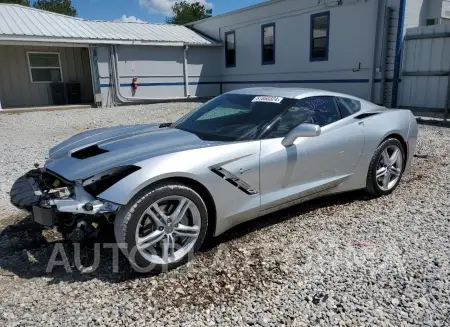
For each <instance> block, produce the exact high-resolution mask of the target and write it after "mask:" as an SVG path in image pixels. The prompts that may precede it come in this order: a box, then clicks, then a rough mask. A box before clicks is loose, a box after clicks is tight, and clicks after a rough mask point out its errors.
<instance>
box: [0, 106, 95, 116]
mask: <svg viewBox="0 0 450 327" xmlns="http://www.w3.org/2000/svg"><path fill="white" fill-rule="evenodd" d="M92 107H93V106H92V105H90V104H83V105H68V106H47V107H28V108H15V109H2V110H0V114H20V113H24V112H35V111H57V110H72V109H87V108H92Z"/></svg>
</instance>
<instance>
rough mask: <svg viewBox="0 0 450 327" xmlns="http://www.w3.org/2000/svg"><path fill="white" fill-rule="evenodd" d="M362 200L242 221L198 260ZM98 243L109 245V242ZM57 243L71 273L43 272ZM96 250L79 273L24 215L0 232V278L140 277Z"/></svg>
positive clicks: (318, 203)
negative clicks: (96, 260)
mask: <svg viewBox="0 0 450 327" xmlns="http://www.w3.org/2000/svg"><path fill="white" fill-rule="evenodd" d="M365 200H370V197H367V196H365V195H363V193H362V192H352V193H345V194H340V195H335V196H330V197H325V198H322V199H318V200H313V201H310V202H306V203H303V204H300V205H297V206H294V207H291V208H288V209H285V210H282V211H279V212H276V213H272V214H270V215H267V216H263V217H261V218H258V219H256V220H252V221H249V222H246V223H244V224H242V225H239V226H236V227H234V228H233V229H231V230H229V231H228V232H226V233H224V234H222V235H220V236H219V237H217V238H213V239H212V240H210V241H209V242H208V243H207V244H205V245H204V246H203V248H202V249H201V251H200V252H199V253H198V259H199V260H202V257H203V259H205V260H208V259H207V257H208V256H210V254H211V252H213V250H214V249H215V248H216V247H217V246H218V245H219V244H222V243H225V242H229V241H232V240H234V239H238V238H241V237H243V236H245V235H247V234H249V233H252V232H254V231H257V230H260V229H263V228H266V227H269V226H272V225H275V224H278V223H281V222H284V221H286V220H288V219H290V218H293V217H297V216H300V215H303V214H306V213H309V212H311V211H314V210H317V209H319V208H328V209H329V215H330V216H332V215H333V214H334V209H333V206H335V205H339V204H346V203H351V202H354V201H365ZM16 220H17V219H16ZM100 241H103V242H106V241H108V242H113V240H111V239H109V240H106V241H105V240H100ZM57 244H60V245H58V246H63V247H64V250H65V253H66V254H67V258H68V260H69V263H70V270H71V272H69V273H67V272H66V270H65V268H64V267H63V266H62V265H61V266H58V267H56V268H55V269H53V271H52V272H51V273H47V272H46V269H47V265H48V262H49V259H50V258H51V256H52V253H53V251H54V249H55V246H56V245H57ZM97 246H98V245H97ZM100 249H101V256H100V263H99V266H98V269H96V270H95V271H93V272H91V273H84V274H83V273H81V272H80V271H79V270H78V269H77V268H76V265H75V263H74V245H73V244H71V243H68V242H64V241H62V240H61V237H60V235H59V234H58V233H56V232H54V231H53V230H51V231H48V230H46V231H43V230H42V228H41V227H40V226H39V225H36V224H35V223H33V221H32V220H31V217H30V216H28V217H25V218H24V219H22V220H20V221H19V222H17V223H15V224H13V225H9V226H7V227H6V228H4V229H3V230H1V231H0V276H9V277H11V278H14V276H18V277H20V278H24V279H31V278H36V277H46V278H49V283H51V284H56V283H59V282H69V283H70V282H83V281H88V280H91V279H99V280H102V281H104V282H109V283H120V282H124V281H127V280H131V279H134V278H138V277H140V276H141V275H139V274H138V273H136V272H134V270H133V269H132V267H131V266H130V264H129V263H128V261H127V260H126V258H125V257H124V256H123V255H120V257H119V267H120V269H119V271H118V272H114V271H113V264H112V263H113V255H112V250H111V249H104V248H103V246H102V243H100ZM79 258H80V259H81V264H82V265H84V266H86V267H89V266H91V265H92V264H93V263H94V244H89V243H86V244H83V245H81V247H80V255H79ZM57 260H61V256H60V255H58V257H57Z"/></svg>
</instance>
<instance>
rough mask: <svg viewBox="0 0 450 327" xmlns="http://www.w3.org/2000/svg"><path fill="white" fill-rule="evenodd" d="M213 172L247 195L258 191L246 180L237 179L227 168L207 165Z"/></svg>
mask: <svg viewBox="0 0 450 327" xmlns="http://www.w3.org/2000/svg"><path fill="white" fill-rule="evenodd" d="M209 169H211V171H212V172H213V173H215V174H216V175H218V176H220V177H221V178H223V179H224V180H226V181H227V182H228V183H230V184H231V185H233V186H234V187H237V188H238V189H240V190H241V191H242V192H244V193H246V194H248V195H255V194H258V192H257V191H256V190H255V189H254V188H252V187H251V186H250V185H248V184H247V183H246V182H244V181H243V180H242V179H239V178H238V177H237V176H236V175H234V174H232V173H230V172H229V171H228V170H226V169H224V168H222V167H220V166H213V167H209Z"/></svg>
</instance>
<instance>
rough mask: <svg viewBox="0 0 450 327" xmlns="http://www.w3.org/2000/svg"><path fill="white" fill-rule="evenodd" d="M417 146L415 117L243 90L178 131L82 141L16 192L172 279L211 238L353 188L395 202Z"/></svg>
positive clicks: (43, 212)
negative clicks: (110, 237)
mask: <svg viewBox="0 0 450 327" xmlns="http://www.w3.org/2000/svg"><path fill="white" fill-rule="evenodd" d="M416 142H417V123H416V120H415V118H414V116H413V115H412V113H411V112H410V111H408V110H391V109H386V108H385V107H380V106H378V105H376V104H373V103H370V102H367V101H365V100H362V99H359V98H355V97H353V96H349V95H345V94H339V93H332V92H327V91H321V90H313V89H300V88H249V89H242V90H237V91H232V92H228V93H225V94H223V95H220V96H218V97H216V98H214V99H212V100H211V101H209V102H207V103H205V104H204V105H202V106H201V107H200V108H198V109H196V110H194V111H192V112H190V113H189V114H187V115H186V116H184V117H182V118H180V119H179V120H178V121H176V122H174V123H162V124H144V125H135V126H119V127H112V128H101V129H97V130H90V131H87V132H84V133H81V134H78V135H75V136H73V137H71V138H69V139H68V140H66V141H64V142H62V143H60V144H58V145H56V146H55V147H54V148H52V149H51V150H50V153H49V157H48V159H47V161H46V162H45V166H44V167H43V168H38V166H37V165H36V166H37V167H36V169H34V170H31V171H30V172H28V173H27V174H25V175H24V176H23V177H21V178H19V179H18V180H17V181H16V182H15V184H14V186H13V188H12V190H11V193H10V194H11V202H12V203H13V204H14V205H15V206H17V207H19V208H21V209H26V210H29V211H31V212H32V216H33V219H34V221H36V222H37V223H39V224H41V225H44V226H47V227H55V226H56V227H58V228H59V229H60V230H61V231H62V232H63V233H64V234H65V235H66V236H67V237H68V238H69V239H70V240H72V241H80V240H82V239H84V238H86V237H93V236H95V235H96V233H97V232H98V229H99V228H103V226H106V227H107V225H108V224H110V225H111V226H114V234H115V238H116V242H117V243H118V244H120V245H121V246H120V247H121V249H122V251H123V252H124V253H125V255H126V256H127V257H128V258H129V259H130V261H131V262H132V263H133V264H134V265H136V266H137V267H151V268H152V269H154V270H162V269H172V268H174V267H177V266H179V265H180V264H183V263H184V262H186V261H187V260H189V259H190V258H191V257H192V254H193V253H194V252H195V251H196V250H197V249H199V247H200V246H201V245H202V243H203V242H204V240H205V238H206V237H208V236H217V235H219V234H221V233H223V232H225V231H226V230H228V229H230V228H231V227H233V226H235V225H238V224H240V223H242V222H244V221H247V220H250V219H254V218H256V217H259V216H263V215H265V214H267V213H270V212H273V211H276V210H279V209H281V208H284V207H288V206H292V205H294V204H298V203H300V202H304V201H307V200H310V199H313V198H317V197H322V196H326V195H330V194H335V193H341V192H346V191H350V190H359V189H360V190H365V191H366V192H367V193H369V194H372V195H374V196H382V195H387V194H390V193H391V192H393V191H394V189H395V188H396V187H397V185H398V184H399V182H400V179H401V177H402V174H403V172H404V171H405V169H406V168H408V167H409V166H410V164H411V159H412V157H413V154H414V150H415V147H416ZM111 232H112V228H111Z"/></svg>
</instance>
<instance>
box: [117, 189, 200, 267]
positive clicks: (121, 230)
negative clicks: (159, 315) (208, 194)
mask: <svg viewBox="0 0 450 327" xmlns="http://www.w3.org/2000/svg"><path fill="white" fill-rule="evenodd" d="M207 228H208V216H207V209H206V206H205V204H204V202H203V200H202V198H201V197H200V195H198V193H197V192H195V191H194V190H193V189H191V188H189V187H187V186H185V185H183V184H180V183H178V182H172V183H171V182H167V183H162V184H156V185H154V186H152V187H151V188H148V189H146V190H144V191H142V192H140V193H139V194H138V195H136V196H135V197H134V198H133V199H132V200H131V201H130V203H129V204H128V205H126V206H125V207H123V208H122V209H121V210H120V211H119V213H118V215H117V217H116V220H115V223H114V230H115V236H116V241H117V243H118V244H119V246H120V248H121V249H122V252H123V253H124V254H125V255H126V256H127V257H128V259H129V260H130V263H131V264H132V265H133V267H134V268H135V269H136V270H137V271H140V272H150V271H152V272H161V271H168V270H171V269H174V268H176V267H178V266H180V265H182V264H184V263H186V262H187V261H189V260H190V259H192V258H193V254H194V252H195V251H196V250H198V249H199V248H200V246H201V245H202V243H203V240H204V239H205V236H206V231H207Z"/></svg>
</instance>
